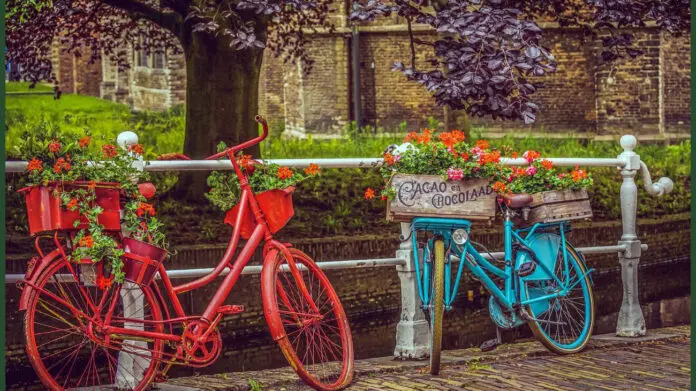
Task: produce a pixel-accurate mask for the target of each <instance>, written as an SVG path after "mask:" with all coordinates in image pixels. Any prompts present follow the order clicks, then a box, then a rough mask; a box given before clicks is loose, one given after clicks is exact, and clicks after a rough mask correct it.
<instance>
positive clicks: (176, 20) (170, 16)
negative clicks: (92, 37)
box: [101, 0, 183, 36]
mask: <svg viewBox="0 0 696 391" xmlns="http://www.w3.org/2000/svg"><path fill="white" fill-rule="evenodd" d="M101 1H102V2H103V3H104V4H107V5H110V6H112V7H114V8H119V9H122V10H124V11H126V12H128V13H130V14H131V15H132V16H133V17H134V19H136V18H141V19H146V20H149V21H150V22H152V23H155V24H157V25H159V26H160V27H162V28H165V29H167V30H169V31H171V32H172V33H173V34H174V35H177V36H178V35H179V29H180V27H181V23H182V20H183V15H180V14H178V13H176V12H162V11H160V10H157V9H155V8H152V7H150V6H149V5H147V4H144V3H141V2H139V1H137V0H101Z"/></svg>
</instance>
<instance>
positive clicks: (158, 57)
mask: <svg viewBox="0 0 696 391" xmlns="http://www.w3.org/2000/svg"><path fill="white" fill-rule="evenodd" d="M166 61H167V56H166V54H165V53H152V68H154V69H164V68H165V63H166Z"/></svg>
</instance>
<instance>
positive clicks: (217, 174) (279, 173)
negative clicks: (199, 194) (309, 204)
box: [205, 143, 319, 211]
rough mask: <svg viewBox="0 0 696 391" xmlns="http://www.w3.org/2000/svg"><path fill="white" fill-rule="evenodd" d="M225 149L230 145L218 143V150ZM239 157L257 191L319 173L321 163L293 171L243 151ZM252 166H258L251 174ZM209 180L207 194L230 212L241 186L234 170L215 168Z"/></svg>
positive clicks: (273, 187) (294, 181)
mask: <svg viewBox="0 0 696 391" xmlns="http://www.w3.org/2000/svg"><path fill="white" fill-rule="evenodd" d="M225 148H227V146H226V145H225V143H220V145H218V151H224V150H225ZM236 159H237V163H238V164H239V167H240V169H241V170H242V172H244V173H245V174H247V175H248V178H249V185H251V189H252V190H253V191H254V193H261V192H264V191H268V190H274V189H285V188H288V187H290V186H295V185H297V184H298V183H300V182H302V181H304V180H306V179H308V178H310V177H313V176H315V175H317V174H319V166H317V165H316V164H310V165H309V167H307V168H305V169H304V170H297V169H296V170H293V169H291V168H290V167H285V166H279V165H277V164H262V163H260V162H257V161H255V160H252V159H251V156H250V155H244V154H243V153H242V152H240V153H238V154H237V156H236ZM251 165H253V167H254V169H253V170H252V171H253V172H251V173H250V170H249V169H250V167H251ZM207 182H208V186H210V191H208V192H207V193H206V194H205V196H206V197H207V198H208V200H210V202H211V203H212V204H213V205H215V206H216V207H218V208H220V209H221V210H223V211H228V210H230V209H232V208H233V207H234V206H235V205H237V202H239V195H240V193H241V188H240V186H239V179H238V178H237V175H236V174H235V173H234V171H213V172H212V173H210V175H209V176H208V180H207Z"/></svg>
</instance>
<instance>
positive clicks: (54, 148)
mask: <svg viewBox="0 0 696 391" xmlns="http://www.w3.org/2000/svg"><path fill="white" fill-rule="evenodd" d="M60 147H61V145H60V141H58V140H53V141H51V143H50V144H48V152H51V153H58V152H60Z"/></svg>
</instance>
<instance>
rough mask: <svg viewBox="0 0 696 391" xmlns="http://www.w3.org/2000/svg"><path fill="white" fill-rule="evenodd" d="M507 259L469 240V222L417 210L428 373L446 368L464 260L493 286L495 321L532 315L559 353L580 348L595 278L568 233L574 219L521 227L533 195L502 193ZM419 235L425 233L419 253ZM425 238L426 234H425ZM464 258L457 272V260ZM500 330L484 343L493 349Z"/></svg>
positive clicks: (536, 329)
mask: <svg viewBox="0 0 696 391" xmlns="http://www.w3.org/2000/svg"><path fill="white" fill-rule="evenodd" d="M502 201H505V202H501V204H502V206H501V208H502V210H503V217H504V225H505V231H504V235H505V236H504V243H505V251H504V259H503V260H501V261H500V260H496V259H495V258H493V257H492V255H490V257H491V258H492V260H493V261H494V262H495V261H500V262H502V263H503V264H504V266H503V267H502V268H500V267H497V266H495V265H494V264H493V263H492V262H491V261H489V260H487V259H486V258H485V257H484V256H482V255H481V254H480V253H479V252H478V251H477V250H476V249H475V248H474V246H473V244H474V243H472V242H471V241H470V240H469V234H470V231H471V222H470V221H468V220H464V219H454V218H432V217H417V218H414V219H413V221H412V222H411V240H412V243H413V251H414V263H415V271H416V278H417V281H418V293H419V295H420V299H421V302H422V303H423V308H424V309H425V310H426V312H427V313H428V314H429V315H430V327H431V337H432V340H431V345H430V346H431V354H430V373H431V374H433V375H436V374H438V373H439V371H440V351H441V348H442V317H443V314H444V311H447V310H449V309H451V306H452V302H453V301H454V299H455V296H456V294H457V291H458V289H459V283H460V281H461V277H462V271H463V268H464V266H465V265H466V267H467V268H468V269H469V270H470V271H471V273H472V274H473V276H474V277H475V278H476V279H477V280H480V281H481V283H482V284H483V286H484V287H485V288H486V289H487V290H488V292H489V293H490V294H491V296H490V298H489V311H490V315H491V318H492V319H493V321H494V323H495V324H496V325H497V326H498V327H499V329H498V331H499V330H500V328H502V329H511V328H514V327H517V326H520V325H522V324H524V323H527V324H528V325H529V327H530V329H531V330H532V332H533V333H534V336H535V337H536V339H537V340H539V342H541V343H542V344H543V345H544V346H546V348H548V349H549V350H550V351H553V352H556V353H559V354H569V353H575V352H578V351H580V350H582V349H583V348H584V347H585V345H586V344H587V342H588V340H589V339H590V335H591V332H592V327H593V324H594V299H593V297H592V280H591V277H590V273H591V272H592V270H591V269H590V270H588V269H587V267H586V265H585V262H584V259H583V257H582V256H581V255H580V253H578V251H576V250H575V249H574V248H573V246H572V245H571V244H570V243H568V242H567V241H566V233H567V232H569V231H570V222H569V221H561V222H553V223H536V224H534V225H532V226H530V227H525V228H520V229H515V228H514V223H513V221H512V219H513V217H515V216H517V215H518V214H519V213H520V210H521V209H523V208H524V207H526V206H527V205H529V203H531V201H532V198H531V196H529V195H521V194H518V195H513V196H509V197H503V200H502ZM419 236H420V238H421V239H422V240H424V245H423V246H422V248H423V256H422V259H419V256H418V252H419V251H418V248H419V247H418V239H419ZM422 243H423V242H422ZM456 259H459V260H460V262H459V266H458V268H457V270H456V276H454V278H453V273H452V271H453V263H454V262H453V261H455V260H456ZM499 343H500V333H499V332H498V338H497V339H496V340H493V341H489V342H488V343H487V344H484V346H482V349H484V350H492V349H494V348H495V347H496V346H497V345H498V344H499Z"/></svg>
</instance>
